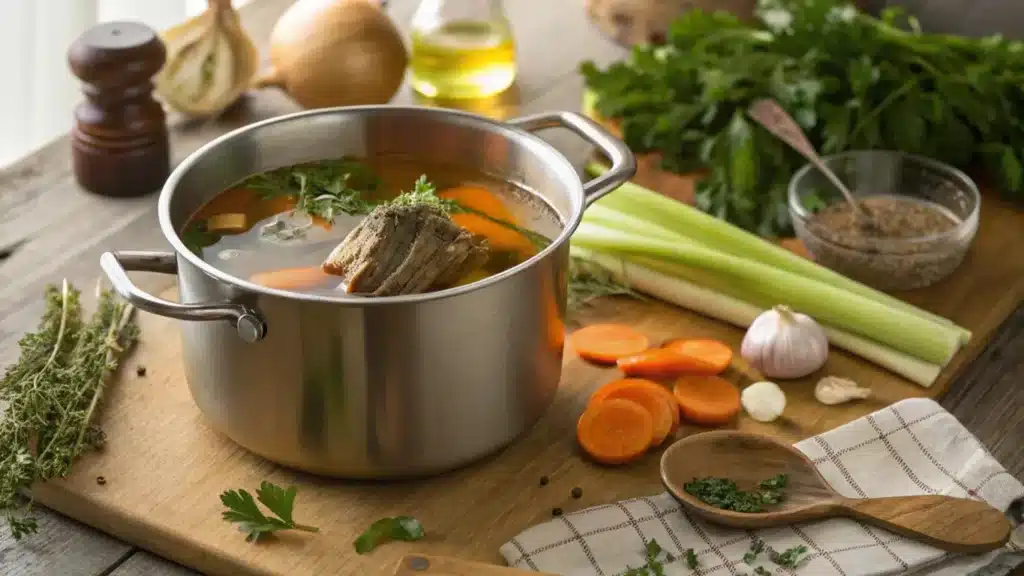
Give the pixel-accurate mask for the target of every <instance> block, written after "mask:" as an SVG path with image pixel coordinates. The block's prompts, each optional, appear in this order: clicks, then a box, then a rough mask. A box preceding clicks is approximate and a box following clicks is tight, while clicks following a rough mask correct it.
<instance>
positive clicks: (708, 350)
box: [662, 339, 732, 374]
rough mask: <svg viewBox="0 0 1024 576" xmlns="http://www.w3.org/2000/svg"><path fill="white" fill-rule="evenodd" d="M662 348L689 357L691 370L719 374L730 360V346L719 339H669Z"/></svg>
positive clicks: (727, 365)
mask: <svg viewBox="0 0 1024 576" xmlns="http://www.w3.org/2000/svg"><path fill="white" fill-rule="evenodd" d="M662 348H664V349H666V350H673V351H675V352H678V353H679V354H682V355H684V356H688V357H689V358H691V359H692V361H693V363H694V366H695V367H694V369H692V370H690V371H691V372H698V373H702V374H721V373H722V372H724V371H725V369H726V368H728V367H729V363H730V362H732V348H730V347H729V345H728V344H726V343H725V342H722V341H720V340H707V339H705V340H671V341H669V342H666V343H665V345H664V346H662ZM701 365H703V366H704V367H705V368H704V369H703V370H701V369H700V368H699V367H700V366H701Z"/></svg>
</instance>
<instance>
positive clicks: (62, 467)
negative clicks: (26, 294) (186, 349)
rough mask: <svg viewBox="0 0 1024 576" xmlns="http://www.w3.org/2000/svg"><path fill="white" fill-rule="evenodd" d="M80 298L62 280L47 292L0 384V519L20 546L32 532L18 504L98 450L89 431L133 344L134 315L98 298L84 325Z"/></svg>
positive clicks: (27, 506) (106, 296) (95, 432)
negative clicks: (38, 315)
mask: <svg viewBox="0 0 1024 576" xmlns="http://www.w3.org/2000/svg"><path fill="white" fill-rule="evenodd" d="M80 297H81V294H80V292H79V291H78V290H77V289H75V288H74V287H73V286H72V285H71V284H70V283H68V282H67V281H66V280H65V281H64V282H63V283H62V285H61V286H60V287H59V288H58V287H56V286H48V287H47V288H46V309H45V312H44V313H43V316H42V319H41V320H40V323H39V328H38V329H37V331H36V332H34V333H31V334H27V335H26V336H24V337H23V338H22V339H21V341H20V342H19V343H18V345H19V348H20V350H21V354H20V357H19V359H18V361H17V362H16V363H15V364H13V365H12V366H10V367H8V369H7V371H6V372H5V374H4V377H3V380H0V406H3V407H4V412H3V414H2V416H0V512H2V513H3V514H4V516H5V517H6V519H7V524H8V526H9V527H10V529H11V535H12V536H14V538H15V539H21V538H22V537H24V536H25V535H27V534H31V533H34V532H35V531H36V530H37V528H38V526H37V523H36V520H35V518H34V517H33V516H32V509H31V507H32V502H31V500H28V501H27V502H26V501H24V500H23V499H22V498H20V495H21V494H22V493H23V492H25V491H26V490H28V489H29V488H30V487H31V485H32V484H33V483H34V482H36V481H40V480H48V479H51V478H58V477H63V476H66V475H67V474H68V473H69V472H70V471H71V466H72V464H73V463H74V461H75V459H76V458H78V456H80V455H81V454H83V453H84V452H86V451H87V450H90V449H93V448H98V447H100V446H102V445H103V443H104V440H105V438H104V436H103V431H102V430H101V429H100V428H99V427H98V426H97V425H95V424H94V423H93V417H94V416H95V414H96V411H97V409H98V407H99V404H100V400H101V399H102V396H103V390H104V387H105V384H106V382H107V380H108V379H109V377H110V375H111V373H113V371H114V370H116V369H117V365H118V359H119V358H120V356H121V355H122V354H123V353H124V352H125V351H126V350H127V349H129V348H130V347H131V346H132V345H133V344H134V343H135V341H136V340H137V338H138V326H137V325H136V324H135V323H134V307H133V306H131V305H130V304H126V303H124V302H121V301H119V300H117V299H116V297H115V296H114V295H113V293H112V292H110V291H100V293H99V297H98V304H97V308H96V311H95V312H94V313H93V314H92V316H91V317H90V318H89V320H88V322H86V321H85V320H84V318H83V312H82V306H81V298H80Z"/></svg>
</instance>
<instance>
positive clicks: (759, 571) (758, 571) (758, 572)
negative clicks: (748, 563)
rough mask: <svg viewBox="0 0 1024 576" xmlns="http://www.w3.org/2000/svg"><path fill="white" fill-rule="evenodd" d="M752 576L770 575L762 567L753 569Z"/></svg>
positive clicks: (770, 575) (770, 574)
mask: <svg viewBox="0 0 1024 576" xmlns="http://www.w3.org/2000/svg"><path fill="white" fill-rule="evenodd" d="M754 576H772V573H771V572H770V571H769V570H768V569H767V568H765V567H764V566H758V567H757V568H754Z"/></svg>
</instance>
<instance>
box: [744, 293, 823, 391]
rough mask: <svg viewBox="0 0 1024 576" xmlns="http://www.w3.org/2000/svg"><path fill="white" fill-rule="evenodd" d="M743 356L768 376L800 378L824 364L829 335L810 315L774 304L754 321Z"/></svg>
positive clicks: (747, 334) (748, 330) (747, 336)
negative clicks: (826, 334)
mask: <svg viewBox="0 0 1024 576" xmlns="http://www.w3.org/2000/svg"><path fill="white" fill-rule="evenodd" d="M740 356H742V357H743V359H744V360H746V361H747V362H749V363H750V365H751V366H753V367H754V368H756V369H757V370H759V371H760V372H761V373H762V374H764V375H765V376H767V377H768V378H800V377H802V376H806V375H808V374H810V373H811V372H814V371H815V370H817V369H819V368H821V367H822V366H824V365H825V361H826V360H827V359H828V337H826V336H825V331H824V330H822V329H821V326H820V325H818V323H817V322H815V321H814V319H812V318H811V317H810V316H807V315H806V314H799V313H797V312H794V311H792V310H790V309H789V307H787V306H781V305H780V306H775V307H774V308H772V309H771V310H766V311H764V312H762V313H761V315H760V316H758V317H757V318H755V319H754V321H753V322H751V324H750V328H748V329H747V333H746V335H744V336H743V343H742V344H741V345H740Z"/></svg>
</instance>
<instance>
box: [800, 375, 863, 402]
mask: <svg viewBox="0 0 1024 576" xmlns="http://www.w3.org/2000/svg"><path fill="white" fill-rule="evenodd" d="M870 397H871V389H869V388H861V387H860V386H858V385H857V383H856V382H854V381H853V380H849V379H846V378H840V377H838V376H826V377H824V378H822V379H821V380H818V384H817V385H816V386H815V387H814V398H815V399H816V400H817V401H818V402H821V403H822V404H827V405H829V406H832V405H835V404H843V403H844V402H849V401H851V400H863V399H865V398H870Z"/></svg>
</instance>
